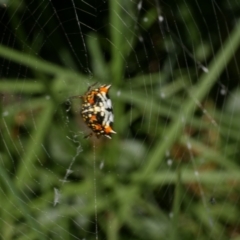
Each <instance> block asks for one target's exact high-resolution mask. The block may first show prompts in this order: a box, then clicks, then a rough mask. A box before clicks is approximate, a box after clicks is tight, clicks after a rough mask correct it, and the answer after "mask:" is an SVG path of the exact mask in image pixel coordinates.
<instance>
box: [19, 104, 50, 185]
mask: <svg viewBox="0 0 240 240" xmlns="http://www.w3.org/2000/svg"><path fill="white" fill-rule="evenodd" d="M53 113H54V104H53V103H52V102H50V101H49V102H48V104H46V105H44V109H43V112H42V115H41V117H39V118H38V121H37V122H36V126H37V128H36V129H34V131H33V133H32V134H31V135H32V136H31V137H30V138H29V140H28V144H27V147H26V150H25V154H24V156H23V158H22V159H21V164H20V166H19V169H18V172H17V174H16V179H15V180H16V185H17V186H18V188H19V189H21V188H23V187H24V185H25V184H26V185H27V183H28V182H29V181H32V180H31V174H33V173H34V171H35V167H34V164H35V161H36V160H37V158H38V155H39V153H40V151H41V150H42V143H43V140H44V137H45V136H46V134H47V131H48V129H49V127H50V124H51V120H52V115H53Z"/></svg>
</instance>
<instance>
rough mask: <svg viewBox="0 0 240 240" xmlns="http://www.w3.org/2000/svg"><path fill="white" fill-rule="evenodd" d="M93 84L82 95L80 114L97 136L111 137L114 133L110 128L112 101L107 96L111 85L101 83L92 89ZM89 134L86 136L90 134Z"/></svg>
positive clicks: (112, 118)
mask: <svg viewBox="0 0 240 240" xmlns="http://www.w3.org/2000/svg"><path fill="white" fill-rule="evenodd" d="M94 85H96V83H95V84H93V85H92V86H90V87H89V88H88V90H87V92H86V93H85V94H84V95H82V96H77V97H78V98H81V99H82V101H83V102H82V108H81V115H82V118H83V120H84V122H85V123H86V124H87V125H88V127H89V128H91V130H92V131H93V132H94V133H95V135H96V136H97V138H99V137H100V136H105V137H107V138H110V139H111V134H112V133H116V132H115V131H113V129H112V125H113V120H114V115H113V109H112V101H111V99H110V98H109V96H108V91H109V89H110V87H111V85H101V86H100V87H99V88H95V89H92V87H93V86H94ZM91 135H92V133H91V134H89V135H88V136H86V137H89V136H91Z"/></svg>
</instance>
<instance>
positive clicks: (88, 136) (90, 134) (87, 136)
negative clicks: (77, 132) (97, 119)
mask: <svg viewBox="0 0 240 240" xmlns="http://www.w3.org/2000/svg"><path fill="white" fill-rule="evenodd" d="M92 135H93V133H89V134H88V135H85V136H84V137H83V138H90V137H91V136H92Z"/></svg>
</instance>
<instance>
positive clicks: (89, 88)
mask: <svg viewBox="0 0 240 240" xmlns="http://www.w3.org/2000/svg"><path fill="white" fill-rule="evenodd" d="M97 84H98V82H95V83H93V84H92V85H90V86H89V87H88V92H89V91H90V90H91V88H92V87H93V86H95V85H97Z"/></svg>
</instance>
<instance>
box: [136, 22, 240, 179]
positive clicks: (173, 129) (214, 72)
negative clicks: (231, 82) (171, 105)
mask: <svg viewBox="0 0 240 240" xmlns="http://www.w3.org/2000/svg"><path fill="white" fill-rule="evenodd" d="M239 44H240V28H239V22H238V23H237V24H236V26H235V28H234V29H233V31H232V33H231V35H230V36H229V38H228V40H227V41H226V42H225V44H224V45H223V47H222V49H220V50H219V52H218V53H217V55H216V57H215V58H214V60H213V61H212V62H211V64H210V65H209V72H208V73H206V74H203V75H202V77H201V78H200V79H199V81H198V84H197V85H196V86H195V87H193V89H192V91H191V96H194V99H195V100H193V99H192V98H191V97H190V98H189V99H188V100H187V101H186V102H185V103H183V107H182V109H181V110H180V112H179V114H178V117H177V118H175V119H174V121H173V122H172V124H171V125H170V126H169V128H168V129H167V130H166V134H167V136H166V137H165V139H164V140H163V139H160V140H159V141H158V142H157V143H156V145H155V148H154V149H153V151H152V153H151V154H150V157H149V160H148V161H147V162H146V164H145V165H144V166H143V168H142V171H141V172H140V173H138V174H139V175H140V176H142V177H143V176H145V175H149V174H151V173H152V172H154V171H155V170H156V169H157V167H158V165H159V164H160V163H161V161H162V160H163V159H164V155H165V153H166V150H169V149H170V148H171V146H172V144H173V143H174V142H175V141H176V140H177V139H178V138H179V136H180V134H181V132H182V129H183V127H184V124H185V123H183V122H182V119H183V118H184V119H188V118H189V117H190V116H191V115H192V114H193V112H194V110H195V108H196V100H197V101H201V100H202V99H203V98H204V96H206V94H207V93H208V92H209V90H210V89H211V87H212V86H213V84H214V83H215V82H216V81H217V79H218V77H219V75H220V74H221V72H222V71H223V70H224V68H225V67H226V64H227V63H228V62H229V61H230V59H231V58H232V57H233V56H234V53H235V51H236V50H237V48H238V47H239Z"/></svg>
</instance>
